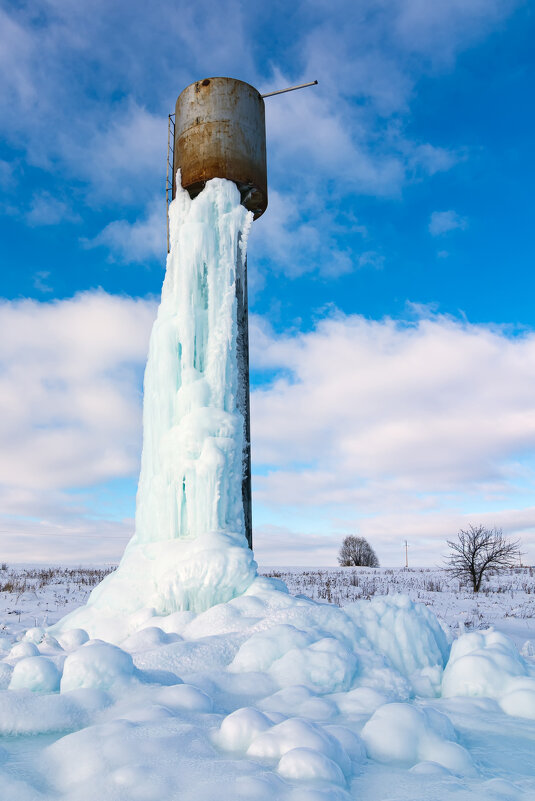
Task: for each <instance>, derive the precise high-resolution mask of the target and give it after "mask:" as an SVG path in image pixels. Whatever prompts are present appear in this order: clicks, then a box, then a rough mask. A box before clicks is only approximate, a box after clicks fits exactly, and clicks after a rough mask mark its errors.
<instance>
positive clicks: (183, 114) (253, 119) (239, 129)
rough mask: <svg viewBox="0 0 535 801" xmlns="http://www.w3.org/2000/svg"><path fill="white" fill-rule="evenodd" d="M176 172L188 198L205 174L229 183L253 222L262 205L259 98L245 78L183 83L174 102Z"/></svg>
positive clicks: (262, 124) (264, 197)
mask: <svg viewBox="0 0 535 801" xmlns="http://www.w3.org/2000/svg"><path fill="white" fill-rule="evenodd" d="M173 167H174V169H173V172H174V175H173V197H174V196H175V191H176V186H175V181H176V171H177V169H179V168H180V171H181V183H182V186H183V187H184V189H187V190H188V192H189V193H190V195H191V197H195V196H196V195H198V194H199V192H200V191H201V190H202V189H203V188H204V185H205V183H206V181H209V180H210V178H227V179H228V180H229V181H234V183H235V184H236V185H237V186H238V189H239V190H240V194H241V200H242V203H243V205H244V206H245V207H246V208H247V209H249V210H250V211H252V212H253V214H254V218H255V220H256V219H257V218H258V217H260V215H261V214H263V213H264V211H265V210H266V208H267V171H266V123H265V109H264V100H263V98H262V96H261V95H260V93H259V92H258V91H257V90H256V89H255V88H254V86H250V85H249V84H248V83H244V81H237V80H235V79H234V78H205V79H204V80H203V81H196V83H192V84H191V85H190V86H187V87H186V88H185V89H184V91H183V92H181V94H180V95H179V97H178V100H177V101H176V106H175V143H174V164H173Z"/></svg>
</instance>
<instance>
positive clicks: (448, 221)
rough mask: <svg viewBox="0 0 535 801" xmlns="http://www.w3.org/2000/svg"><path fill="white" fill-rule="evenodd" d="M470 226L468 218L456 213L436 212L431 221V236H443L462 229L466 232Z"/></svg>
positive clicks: (451, 210)
mask: <svg viewBox="0 0 535 801" xmlns="http://www.w3.org/2000/svg"><path fill="white" fill-rule="evenodd" d="M467 226H468V220H467V219H466V217H461V216H460V214H457V212H456V211H453V209H450V210H449V211H434V212H433V213H432V214H431V217H430V219H429V226H428V227H429V233H430V234H431V236H441V235H442V234H447V233H449V232H450V231H455V230H456V229H458V228H459V229H460V230H461V231H464V229H465V228H467Z"/></svg>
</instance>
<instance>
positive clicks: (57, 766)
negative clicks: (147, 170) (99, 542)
mask: <svg viewBox="0 0 535 801" xmlns="http://www.w3.org/2000/svg"><path fill="white" fill-rule="evenodd" d="M109 570H110V568H99V569H92V570H90V569H87V568H79V569H71V568H53V567H51V568H42V567H32V566H25V567H9V566H7V565H1V566H0V628H1V633H0V687H1V688H2V691H1V692H0V733H1V735H2V737H1V739H0V798H1V799H2V801H3V799H8V798H9V799H10V798H17V801H25V800H26V799H28V800H30V801H37V800H38V799H42V800H43V801H52V799H58V801H89V799H91V801H93V799H95V798H101V797H102V798H106V799H109V801H114V800H115V799H117V801H138V800H139V801H160V799H163V798H165V799H180V801H190V799H191V801H193V799H195V801H212V799H218V801H226V800H227V799H229V801H230V799H232V801H234V799H237V800H238V801H240V800H241V799H243V801H246V799H247V801H249V800H250V801H264V800H265V801H273V799H289V801H331V800H332V801H348V800H349V799H359V801H360V800H361V799H362V801H376V800H377V799H381V801H409V800H410V801H430V800H431V799H437V800H438V799H455V801H464V799H467V800H468V799H470V800H471V801H475V800H476V799H478V800H479V799H483V798H485V799H487V798H488V799H490V800H491V801H492V800H493V799H504V800H505V799H535V757H534V754H535V659H534V655H535V647H534V646H535V626H534V622H535V619H534V616H535V570H534V569H532V568H518V569H515V570H509V571H506V572H504V573H502V574H501V575H500V576H493V577H491V578H490V579H489V580H488V581H487V582H486V583H485V584H484V588H483V592H481V593H480V594H479V596H474V595H473V594H472V593H471V592H469V590H468V589H467V588H466V587H463V586H460V585H459V582H458V580H456V579H450V578H449V577H448V576H447V575H446V574H445V573H444V572H443V571H441V570H426V569H409V570H404V569H394V570H390V569H385V568H382V569H378V570H371V569H363V568H361V569H348V568H340V569H336V568H332V569H324V570H318V569H314V568H294V569H288V568H286V569H276V568H273V569H267V570H265V571H264V572H265V574H266V575H267V578H265V577H261V578H259V579H257V580H256V581H255V582H254V583H253V585H252V586H251V587H250V589H249V590H247V592H246V593H244V594H243V595H242V596H241V597H239V598H236V599H234V600H233V601H229V602H228V603H224V604H220V605H218V606H216V607H213V608H211V609H208V610H207V611H205V612H201V613H199V614H194V613H193V612H175V613H172V614H169V615H160V616H155V615H154V613H152V612H151V611H150V610H144V611H143V613H141V614H140V613H136V614H135V615H131V616H130V617H129V618H123V620H122V622H121V626H120V632H121V633H120V634H118V633H117V632H118V631H119V629H117V628H114V627H113V626H111V624H110V625H109V626H108V628H107V629H106V630H105V629H102V630H100V631H89V632H88V633H87V632H86V631H83V630H81V629H80V628H76V629H72V628H71V629H69V626H68V623H67V624H66V625H62V626H59V627H58V626H54V624H56V623H57V622H58V621H59V620H60V619H61V618H62V617H63V616H64V615H66V614H67V613H69V612H72V611H73V610H74V609H76V608H77V607H79V606H80V604H83V603H84V602H85V601H86V599H87V596H88V594H89V592H90V590H91V587H92V586H93V585H95V584H96V583H97V582H98V581H100V580H101V579H102V578H103V577H104V575H105V574H106V573H107V572H109ZM281 579H282V581H284V582H285V584H286V585H287V587H288V589H289V591H290V593H291V594H290V595H289V594H287V593H286V592H285V588H284V586H283V585H282V584H281V583H280V581H281ZM292 596H294V597H292ZM304 596H307V597H304ZM309 599H311V600H309ZM337 605H339V606H340V607H341V608H339V607H338V606H337ZM48 627H52V630H51V631H50V630H47V628H48ZM490 627H494V631H491V630H489V629H490ZM504 634H506V635H508V636H507V637H506V636H504ZM90 637H92V638H93V639H89V638H90ZM509 638H511V639H509Z"/></svg>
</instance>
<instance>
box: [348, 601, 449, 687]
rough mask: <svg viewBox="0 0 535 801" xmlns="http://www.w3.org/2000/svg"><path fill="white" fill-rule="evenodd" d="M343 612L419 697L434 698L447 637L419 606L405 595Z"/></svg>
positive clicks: (443, 664)
mask: <svg viewBox="0 0 535 801" xmlns="http://www.w3.org/2000/svg"><path fill="white" fill-rule="evenodd" d="M344 611H345V612H346V613H347V614H348V615H350V616H351V618H352V619H353V620H354V621H355V623H357V624H358V625H359V626H360V627H361V628H362V629H363V630H364V632H365V634H366V637H367V638H368V640H369V641H370V642H371V643H372V645H373V647H374V648H375V650H377V651H378V652H379V653H381V654H383V655H384V656H385V657H387V658H388V660H389V662H390V663H391V664H392V665H393V666H394V667H395V668H396V669H397V670H398V671H399V672H400V673H401V674H402V675H403V676H406V677H407V679H409V681H410V682H411V684H412V686H413V689H414V690H415V692H417V693H418V694H420V695H438V693H439V690H440V681H441V678H442V670H443V668H444V666H445V665H446V662H447V661H448V657H449V652H450V642H451V636H450V635H449V634H447V633H446V632H445V630H444V629H443V628H442V626H441V625H440V623H439V622H438V620H437V618H436V617H435V615H433V613H432V612H430V611H429V609H428V608H427V607H426V606H424V605H423V604H417V603H414V602H413V601H411V600H410V598H409V597H408V596H406V595H388V596H384V597H376V598H373V599H372V600H371V601H370V603H369V604H361V603H357V604H350V605H349V606H346V607H344Z"/></svg>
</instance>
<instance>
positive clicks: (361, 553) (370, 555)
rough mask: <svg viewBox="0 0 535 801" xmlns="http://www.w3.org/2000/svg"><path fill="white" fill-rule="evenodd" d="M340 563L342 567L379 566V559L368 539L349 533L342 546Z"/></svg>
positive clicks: (339, 557)
mask: <svg viewBox="0 0 535 801" xmlns="http://www.w3.org/2000/svg"><path fill="white" fill-rule="evenodd" d="M338 564H339V565H341V566H342V567H352V566H353V567H379V560H378V558H377V554H376V553H375V551H374V550H373V548H372V546H371V545H370V543H369V542H368V540H365V539H364V537H355V536H354V535H352V534H349V535H348V536H347V537H346V538H345V539H344V541H343V543H342V545H341V547H340V552H339V554H338Z"/></svg>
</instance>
